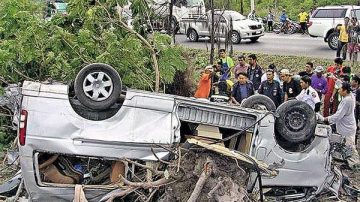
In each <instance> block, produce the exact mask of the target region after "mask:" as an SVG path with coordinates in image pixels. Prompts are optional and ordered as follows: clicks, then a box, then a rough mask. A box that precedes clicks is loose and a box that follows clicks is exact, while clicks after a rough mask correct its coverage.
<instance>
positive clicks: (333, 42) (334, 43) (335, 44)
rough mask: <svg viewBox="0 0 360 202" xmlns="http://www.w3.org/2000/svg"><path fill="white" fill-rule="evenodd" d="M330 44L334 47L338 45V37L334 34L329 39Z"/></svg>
mask: <svg viewBox="0 0 360 202" xmlns="http://www.w3.org/2000/svg"><path fill="white" fill-rule="evenodd" d="M330 45H331V46H332V47H334V48H336V47H337V46H338V37H336V36H333V37H332V38H331V39H330Z"/></svg>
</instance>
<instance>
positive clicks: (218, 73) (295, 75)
mask: <svg viewBox="0 0 360 202" xmlns="http://www.w3.org/2000/svg"><path fill="white" fill-rule="evenodd" d="M219 55H220V58H219V60H218V62H217V64H215V65H209V66H207V67H206V68H205V70H204V71H203V72H202V74H201V78H200V81H199V84H198V87H197V90H196V93H195V95H194V97H196V98H203V99H209V97H210V96H211V95H214V94H217V95H222V96H227V97H229V104H235V105H240V104H241V102H242V101H243V100H244V99H246V98H248V97H250V96H251V95H254V94H262V95H265V96H267V97H269V98H270V99H271V100H272V101H273V102H274V104H275V106H276V107H278V106H279V105H281V104H282V103H284V102H286V101H288V100H293V99H296V100H299V101H303V102H305V103H307V104H309V106H310V107H311V108H312V109H313V110H314V111H315V113H316V116H317V119H318V120H320V121H323V122H325V123H328V124H331V125H334V126H335V127H334V130H335V131H336V132H337V133H338V134H340V135H342V136H344V137H345V139H346V144H347V145H348V146H349V147H350V148H351V150H352V151H353V152H352V153H353V155H352V156H351V157H350V158H349V159H348V163H349V166H350V167H358V166H359V155H358V153H357V150H356V132H357V130H359V128H358V127H357V125H358V120H359V118H360V117H359V114H360V76H358V75H356V74H351V68H350V67H348V66H344V65H343V59H342V58H335V60H334V64H333V65H330V66H329V67H327V68H324V67H323V66H316V67H314V64H313V63H312V62H307V63H306V64H304V71H301V72H291V71H290V70H289V69H281V70H280V71H278V69H277V68H276V66H275V65H274V64H270V65H269V66H268V68H267V69H263V68H262V67H261V66H260V65H259V64H258V58H257V56H256V55H255V54H249V55H247V56H245V55H240V56H238V57H237V59H238V61H237V64H235V63H234V61H233V59H232V58H231V57H229V56H227V54H226V51H225V50H224V49H221V50H220V51H219Z"/></svg>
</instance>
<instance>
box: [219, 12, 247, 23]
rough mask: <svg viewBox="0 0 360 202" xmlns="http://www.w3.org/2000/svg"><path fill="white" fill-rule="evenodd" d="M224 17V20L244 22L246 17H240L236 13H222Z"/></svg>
mask: <svg viewBox="0 0 360 202" xmlns="http://www.w3.org/2000/svg"><path fill="white" fill-rule="evenodd" d="M224 16H225V17H226V19H228V20H230V19H232V20H233V21H240V20H246V17H245V16H243V15H241V14H240V13H238V12H228V13H224Z"/></svg>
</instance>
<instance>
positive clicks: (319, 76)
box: [311, 66, 327, 100]
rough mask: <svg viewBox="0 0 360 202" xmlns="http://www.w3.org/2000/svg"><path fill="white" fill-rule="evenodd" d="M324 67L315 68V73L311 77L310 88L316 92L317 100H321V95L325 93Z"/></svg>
mask: <svg viewBox="0 0 360 202" xmlns="http://www.w3.org/2000/svg"><path fill="white" fill-rule="evenodd" d="M323 71H324V67H322V66H317V67H316V68H315V73H316V74H314V75H313V76H312V77H311V87H313V88H314V89H315V90H316V92H317V93H318V94H319V98H320V100H321V98H322V95H325V94H326V92H327V80H326V78H325V77H323Z"/></svg>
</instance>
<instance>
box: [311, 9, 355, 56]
mask: <svg viewBox="0 0 360 202" xmlns="http://www.w3.org/2000/svg"><path fill="white" fill-rule="evenodd" d="M344 17H349V18H351V17H357V19H360V6H325V7H319V8H317V9H316V10H315V11H314V12H313V14H312V15H311V17H310V20H309V24H308V26H309V28H308V30H309V35H310V36H312V37H322V38H324V41H325V42H327V43H328V45H329V47H330V48H331V49H333V50H336V49H337V43H338V38H339V33H338V32H337V31H336V26H337V25H339V24H343V23H344Z"/></svg>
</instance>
